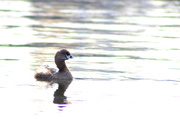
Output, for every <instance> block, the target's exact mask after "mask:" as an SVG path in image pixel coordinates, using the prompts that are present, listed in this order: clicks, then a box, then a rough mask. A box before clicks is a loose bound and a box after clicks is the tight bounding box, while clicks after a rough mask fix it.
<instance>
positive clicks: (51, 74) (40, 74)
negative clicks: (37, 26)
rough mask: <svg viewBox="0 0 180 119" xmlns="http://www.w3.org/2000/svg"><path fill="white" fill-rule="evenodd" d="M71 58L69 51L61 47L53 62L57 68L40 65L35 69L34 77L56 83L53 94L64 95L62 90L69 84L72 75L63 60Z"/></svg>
mask: <svg viewBox="0 0 180 119" xmlns="http://www.w3.org/2000/svg"><path fill="white" fill-rule="evenodd" d="M70 58H72V56H71V55H70V53H69V51H67V50H66V49H62V50H60V51H58V52H57V53H56V55H55V63H56V65H57V68H58V69H55V68H51V67H49V66H48V65H45V66H41V67H40V68H39V69H37V70H36V73H35V76H34V77H35V79H36V80H37V81H44V82H49V83H57V84H58V89H57V90H56V91H55V94H54V95H56V96H57V95H59V96H64V92H65V91H66V89H67V88H68V86H69V85H70V84H71V82H72V80H73V76H72V75H71V73H70V71H69V69H68V68H67V66H66V63H65V60H68V59H70Z"/></svg>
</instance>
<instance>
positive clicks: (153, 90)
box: [0, 0, 180, 118]
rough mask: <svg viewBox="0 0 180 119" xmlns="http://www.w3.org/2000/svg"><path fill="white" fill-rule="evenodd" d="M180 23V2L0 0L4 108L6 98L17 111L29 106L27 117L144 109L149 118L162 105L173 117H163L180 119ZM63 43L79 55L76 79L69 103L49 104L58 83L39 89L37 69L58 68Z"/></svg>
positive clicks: (73, 65)
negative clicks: (178, 109)
mask: <svg viewBox="0 0 180 119" xmlns="http://www.w3.org/2000/svg"><path fill="white" fill-rule="evenodd" d="M179 27H180V1H179V0H98V1H97V0H13V1H11V0H0V31H1V39H0V50H1V55H0V71H1V75H0V92H1V94H2V97H4V98H3V99H1V103H2V105H3V106H2V107H3V108H0V110H1V109H2V110H3V111H5V112H8V109H7V111H6V110H4V108H5V107H6V106H7V105H6V104H7V103H4V102H8V103H9V102H11V103H10V104H11V105H14V107H13V109H14V110H16V108H15V107H18V106H19V105H20V104H21V106H20V107H19V108H18V109H19V110H21V111H23V110H24V109H25V108H26V106H29V108H28V110H26V111H25V112H26V113H25V114H28V115H31V116H32V118H34V117H37V118H43V117H46V116H50V115H51V114H54V117H55V115H58V116H59V112H61V113H60V114H61V116H62V117H64V118H71V117H73V116H79V115H80V111H84V114H87V115H88V114H89V112H92V113H93V115H98V114H99V115H101V114H104V113H108V114H109V115H108V116H109V117H111V118H112V115H114V117H116V118H120V117H122V118H125V117H126V116H127V115H128V116H127V117H126V118H131V116H132V117H133V118H134V117H138V118H146V116H140V117H139V116H137V115H139V114H138V113H137V112H136V111H134V110H136V108H137V107H138V106H140V107H142V108H138V109H139V111H138V112H143V113H145V114H147V115H148V114H149V112H152V113H153V114H154V115H156V111H158V110H163V111H164V112H167V113H166V114H167V115H168V116H167V115H165V114H162V115H163V116H162V115H161V113H158V115H159V118H160V117H163V118H165V117H167V118H168V117H171V118H172V115H174V116H175V117H177V118H178V117H179V116H178V115H177V114H176V113H175V112H176V110H177V105H179V104H180V103H179V97H180V94H179V92H178V90H179V89H180V87H179V81H180V75H179V71H180V57H179V55H178V54H179V52H180V47H179V44H180V34H179V32H180V28H179ZM61 48H67V49H68V50H69V51H70V52H71V54H72V55H73V56H74V59H72V60H69V61H67V65H68V67H69V69H70V70H71V72H72V74H73V76H74V79H75V80H74V82H73V83H72V85H71V86H70V88H69V90H68V91H67V96H69V97H68V99H69V100H70V101H71V102H72V104H71V105H68V106H67V105H65V106H64V105H60V106H56V105H52V99H53V91H55V89H56V86H53V87H50V88H47V89H46V88H42V87H41V88H40V87H39V86H37V82H36V81H35V80H34V77H33V76H34V71H35V69H37V68H38V67H39V66H41V65H43V64H49V65H52V66H54V65H55V64H54V54H55V53H56V51H57V50H58V49H61ZM12 90H13V91H14V92H13V93H12ZM23 91H24V92H23ZM143 91H144V92H143ZM145 92H146V93H145ZM7 94H10V95H8V96H7ZM22 95H26V96H25V97H24V96H23V97H21V96H22ZM12 97H13V98H12ZM19 97H21V98H22V100H20V99H19ZM7 98H8V100H6V99H7ZM14 98H15V99H14ZM12 100H13V101H12ZM168 101H170V102H171V103H168ZM14 102H16V104H14ZM27 102H28V104H27ZM108 102H111V103H112V104H111V105H109V103H108ZM107 103H108V104H107ZM147 103H148V105H147V107H148V110H147V111H145V110H142V109H143V108H146V107H145V106H144V105H146V104H147ZM167 103H168V104H167ZM32 104H34V105H32ZM106 104H107V108H106V110H105V109H104V108H103V107H104V106H103V105H106ZM166 104H167V105H166ZM152 105H158V106H157V107H158V108H156V109H152V108H153V106H152ZM162 105H166V106H167V107H169V109H170V108H173V109H174V110H173V111H170V110H168V109H167V110H166V109H165V108H163V106H162ZM86 107H88V109H87V108H86ZM95 107H97V108H96V109H95ZM120 107H121V108H120ZM57 108H58V109H57ZM128 108H131V109H132V110H128ZM34 109H35V110H34ZM83 109H87V110H86V111H85V110H83ZM151 109H152V110H151ZM50 110H51V111H50ZM55 110H56V111H55ZM64 110H65V111H64ZM99 110H101V111H99ZM118 110H120V111H118ZM49 111H50V112H51V113H48V114H49V115H48V114H47V112H49ZM128 111H130V112H131V113H132V115H131V116H130V115H129V114H128ZM62 112H63V113H62ZM110 112H111V113H110ZM119 112H123V114H122V115H121V116H120V117H119V116H117V115H119ZM69 113H70V114H71V116H67V114H69ZM14 114H15V115H16V116H18V117H19V114H18V113H16V111H15V113H14ZM126 114H127V115H126ZM5 116H7V115H6V113H5ZM31 116H29V117H31ZM51 116H52V115H51ZM66 116H67V117H66ZM101 116H102V115H101ZM108 116H105V115H104V116H102V117H108ZM90 117H91V118H94V117H92V116H90ZM150 117H152V118H154V117H153V116H150ZM23 118H24V117H23ZM81 118H84V117H81Z"/></svg>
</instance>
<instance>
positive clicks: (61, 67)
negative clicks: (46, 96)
mask: <svg viewBox="0 0 180 119" xmlns="http://www.w3.org/2000/svg"><path fill="white" fill-rule="evenodd" d="M56 65H57V67H58V69H59V71H64V70H65V69H66V68H67V67H66V63H65V61H59V62H57V64H56Z"/></svg>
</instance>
